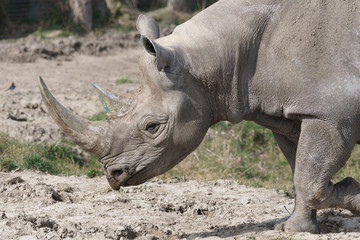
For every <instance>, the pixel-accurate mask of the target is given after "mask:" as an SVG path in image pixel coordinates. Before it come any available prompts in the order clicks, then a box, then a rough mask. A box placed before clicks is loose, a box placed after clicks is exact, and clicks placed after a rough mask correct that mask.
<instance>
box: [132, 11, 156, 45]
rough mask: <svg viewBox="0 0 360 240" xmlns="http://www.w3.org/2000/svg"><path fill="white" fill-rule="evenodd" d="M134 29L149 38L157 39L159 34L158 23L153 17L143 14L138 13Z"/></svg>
mask: <svg viewBox="0 0 360 240" xmlns="http://www.w3.org/2000/svg"><path fill="white" fill-rule="evenodd" d="M136 29H137V30H138V31H139V33H140V34H141V35H142V36H147V37H149V38H151V39H157V38H159V36H160V31H159V25H158V24H157V23H156V22H155V20H154V19H152V18H151V17H148V16H146V15H143V14H140V15H139V17H138V19H137V21H136Z"/></svg>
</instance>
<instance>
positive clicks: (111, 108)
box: [93, 83, 137, 117]
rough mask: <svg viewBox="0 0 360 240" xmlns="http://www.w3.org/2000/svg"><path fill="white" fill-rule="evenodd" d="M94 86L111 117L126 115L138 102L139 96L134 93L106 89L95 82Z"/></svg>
mask: <svg viewBox="0 0 360 240" xmlns="http://www.w3.org/2000/svg"><path fill="white" fill-rule="evenodd" d="M93 86H94V87H95V89H96V91H97V92H98V94H99V98H100V101H101V103H102V104H103V106H104V108H105V111H106V112H107V113H109V115H108V116H110V117H121V116H124V115H126V114H127V113H128V112H130V111H131V110H132V109H134V108H135V106H136V104H137V97H136V96H134V95H132V94H125V93H123V94H119V93H115V92H112V91H110V90H105V89H103V88H101V87H100V86H99V85H97V84H96V83H93Z"/></svg>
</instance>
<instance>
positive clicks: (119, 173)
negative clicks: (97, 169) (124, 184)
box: [112, 169, 124, 179]
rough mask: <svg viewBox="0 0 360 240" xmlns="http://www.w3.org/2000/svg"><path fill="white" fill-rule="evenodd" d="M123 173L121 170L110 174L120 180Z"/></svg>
mask: <svg viewBox="0 0 360 240" xmlns="http://www.w3.org/2000/svg"><path fill="white" fill-rule="evenodd" d="M123 173H124V171H123V170H122V169H119V170H116V171H114V172H113V173H112V175H113V176H114V178H117V179H118V178H120V176H121V175H122V174H123Z"/></svg>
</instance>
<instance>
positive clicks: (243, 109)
mask: <svg viewBox="0 0 360 240" xmlns="http://www.w3.org/2000/svg"><path fill="white" fill-rule="evenodd" d="M359 13H360V2H359V1H358V0H348V1H338V0H336V1H330V0H329V1H322V0H306V1H305V0H300V1H285V0H283V1H282V0H221V1H219V2H217V3H215V4H213V5H212V6H210V7H209V8H207V9H205V10H203V11H202V12H200V13H199V14H197V15H196V16H194V17H193V18H192V19H190V20H189V21H187V22H185V23H183V24H181V25H179V26H177V27H176V28H175V30H174V31H173V33H172V34H170V35H168V36H165V37H161V38H159V27H158V25H157V23H156V22H155V21H154V20H153V19H152V18H150V17H147V16H145V15H140V16H139V18H138V21H137V24H136V25H137V29H138V31H139V33H140V35H141V40H140V41H141V43H142V46H143V48H144V53H143V56H142V58H141V60H140V68H141V71H142V73H143V83H144V84H143V85H144V86H143V88H142V89H141V90H140V91H139V92H138V93H136V94H126V95H124V94H123V95H121V94H116V93H114V92H111V91H108V90H105V89H103V88H101V87H100V86H98V85H96V84H94V86H95V87H96V89H97V90H98V92H99V95H100V96H101V98H102V99H103V101H104V103H105V105H106V108H108V109H109V111H110V112H109V116H108V118H107V119H106V120H104V121H102V122H89V121H86V120H83V119H81V118H80V117H77V116H76V115H74V114H72V113H71V112H69V111H68V110H67V109H66V108H64V107H63V106H62V105H61V104H60V103H58V102H57V101H56V99H55V98H54V97H53V96H52V95H51V93H50V92H49V90H48V89H47V87H46V85H45V83H44V82H43V81H42V80H41V79H40V89H41V93H42V96H43V99H44V102H45V104H46V105H47V108H48V111H49V113H50V115H51V116H52V117H53V118H54V120H55V121H56V123H57V124H58V125H59V127H60V128H61V129H62V130H63V131H64V132H65V133H66V134H67V135H68V136H69V137H70V138H71V139H72V140H73V141H74V142H76V143H77V144H79V145H80V146H81V147H82V148H84V149H86V150H88V151H90V152H93V153H94V154H96V156H97V157H98V158H99V161H100V164H101V166H102V168H103V170H104V172H105V175H106V178H107V180H108V181H109V184H110V186H111V187H112V188H113V189H119V188H120V187H121V186H130V185H136V184H141V183H143V182H145V181H146V180H148V179H150V178H152V177H154V176H157V175H159V174H162V173H164V172H165V171H167V170H169V169H171V168H172V167H174V166H175V165H176V164H177V163H179V162H180V161H182V160H183V159H184V158H185V157H186V156H187V155H188V154H190V153H191V152H192V151H193V150H194V149H195V148H196V147H197V146H198V145H199V144H200V142H201V141H202V139H203V137H204V136H205V134H206V132H207V130H208V128H209V127H210V126H211V125H212V124H214V123H216V122H219V121H229V122H231V123H239V122H240V121H242V120H249V121H254V122H256V123H258V124H260V125H262V126H265V127H266V128H269V129H270V130H271V131H272V132H273V134H274V137H275V139H276V141H277V143H278V145H279V147H280V149H281V150H282V152H283V153H284V155H285V157H286V159H287V161H288V162H289V164H290V166H291V169H292V174H293V184H294V192H295V193H296V195H295V202H296V206H295V210H294V212H293V213H292V215H291V216H290V218H289V219H287V220H286V221H285V222H282V223H280V224H278V225H277V226H276V229H278V230H283V231H293V232H300V231H307V232H311V233H319V232H320V228H319V224H318V222H317V220H316V213H317V210H318V209H323V208H332V207H338V208H345V209H349V210H350V211H352V212H353V213H354V214H357V215H358V214H359V213H360V184H359V183H358V182H357V181H356V180H355V179H353V178H351V177H348V178H345V179H344V180H342V181H340V182H338V183H333V182H332V181H331V179H332V177H333V175H334V174H335V173H336V172H337V171H338V170H339V169H340V168H342V167H343V166H344V165H345V163H346V161H347V160H348V158H349V156H350V153H351V151H352V149H353V147H354V146H355V144H357V143H360V14H359Z"/></svg>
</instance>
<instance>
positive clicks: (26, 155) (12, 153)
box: [0, 134, 102, 177]
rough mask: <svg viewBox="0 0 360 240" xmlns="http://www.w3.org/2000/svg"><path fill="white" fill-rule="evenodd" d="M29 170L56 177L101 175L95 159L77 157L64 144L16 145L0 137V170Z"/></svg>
mask: <svg viewBox="0 0 360 240" xmlns="http://www.w3.org/2000/svg"><path fill="white" fill-rule="evenodd" d="M17 168H20V169H31V170H37V171H42V172H47V173H50V174H58V175H66V176H68V175H77V176H80V175H90V176H92V177H94V176H97V175H101V174H102V170H101V167H100V165H99V163H98V160H97V158H96V157H95V156H93V155H90V156H87V157H84V156H81V155H79V154H78V153H77V152H76V150H75V145H74V144H72V143H71V142H69V141H68V140H62V141H59V142H58V143H54V144H35V143H20V142H18V141H16V140H15V139H13V138H11V137H9V136H7V135H4V134H0V170H1V171H11V170H15V169H17Z"/></svg>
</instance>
